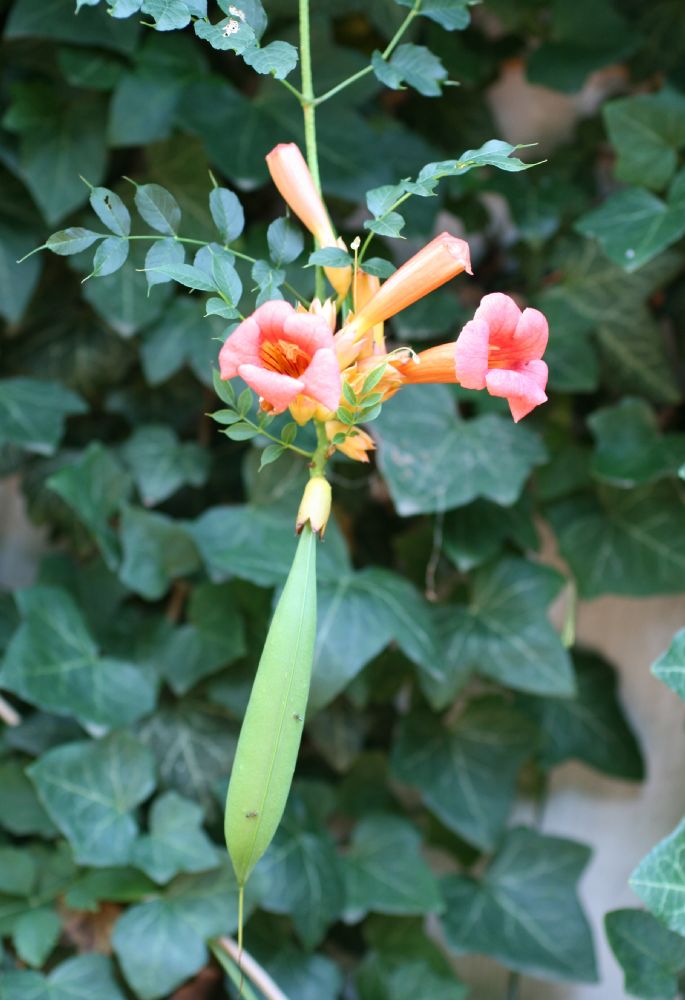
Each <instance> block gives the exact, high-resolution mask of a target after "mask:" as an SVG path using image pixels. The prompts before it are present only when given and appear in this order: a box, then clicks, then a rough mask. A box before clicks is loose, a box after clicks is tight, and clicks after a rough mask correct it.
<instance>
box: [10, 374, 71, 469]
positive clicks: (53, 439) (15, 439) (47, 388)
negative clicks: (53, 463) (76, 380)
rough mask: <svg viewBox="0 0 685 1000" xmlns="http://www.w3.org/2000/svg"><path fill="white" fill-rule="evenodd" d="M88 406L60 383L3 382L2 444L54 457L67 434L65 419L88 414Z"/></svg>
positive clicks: (22, 379)
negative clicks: (74, 415) (64, 435)
mask: <svg viewBox="0 0 685 1000" xmlns="http://www.w3.org/2000/svg"><path fill="white" fill-rule="evenodd" d="M87 411H88V407H87V405H86V404H85V403H84V401H83V400H82V399H81V397H80V396H77V395H76V393H75V392H71V390H70V389H65V387H64V386H63V385H61V384H60V383H59V382H49V381H45V380H42V379H36V378H7V379H2V380H0V444H14V445H18V446H19V447H20V448H23V449H25V450H26V451H32V452H37V453H38V454H39V455H52V454H53V452H54V451H55V450H56V448H57V445H58V444H59V442H60V441H61V439H62V435H63V434H64V424H65V421H66V418H67V417H69V416H72V415H73V414H78V413H86V412H87Z"/></svg>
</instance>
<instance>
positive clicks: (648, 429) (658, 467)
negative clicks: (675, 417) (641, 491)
mask: <svg viewBox="0 0 685 1000" xmlns="http://www.w3.org/2000/svg"><path fill="white" fill-rule="evenodd" d="M588 424H589V426H590V429H591V431H592V433H593V434H594V436H595V453H594V456H593V459H592V471H593V473H594V474H595V475H596V476H598V477H599V478H600V479H603V480H605V481H607V482H611V483H614V484H616V485H617V486H624V487H628V486H637V485H640V484H641V483H648V482H651V481H653V480H655V479H662V478H664V477H666V476H675V475H676V473H677V471H678V469H679V468H680V466H681V465H682V464H683V462H684V461H685V434H662V433H661V429H660V427H659V422H658V420H657V418H656V415H655V413H654V411H653V410H652V408H651V407H650V406H649V404H648V403H646V402H645V401H644V400H642V399H622V400H621V402H620V403H617V404H616V405H614V406H607V407H605V408H603V409H601V410H596V411H595V412H594V413H593V414H592V415H591V416H590V417H589V418H588Z"/></svg>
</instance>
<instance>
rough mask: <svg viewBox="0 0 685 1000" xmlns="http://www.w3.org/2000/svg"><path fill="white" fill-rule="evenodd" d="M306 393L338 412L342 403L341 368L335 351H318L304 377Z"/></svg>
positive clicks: (325, 349)
mask: <svg viewBox="0 0 685 1000" xmlns="http://www.w3.org/2000/svg"><path fill="white" fill-rule="evenodd" d="M302 381H303V382H304V387H305V388H304V391H305V392H306V394H307V395H308V396H311V397H312V399H315V400H316V401H317V402H319V403H321V404H322V405H323V406H325V407H326V409H327V410H333V411H335V410H337V409H338V405H339V403H340V393H341V391H342V388H341V384H340V368H339V367H338V359H337V357H336V355H335V351H333V350H331V348H330V347H324V348H322V349H321V350H319V351H317V352H316V353H315V355H314V357H313V358H312V360H311V363H310V365H309V367H308V368H307V370H306V371H305V372H304V374H303V375H302Z"/></svg>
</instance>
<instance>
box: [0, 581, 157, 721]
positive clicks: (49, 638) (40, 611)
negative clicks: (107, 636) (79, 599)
mask: <svg viewBox="0 0 685 1000" xmlns="http://www.w3.org/2000/svg"><path fill="white" fill-rule="evenodd" d="M17 601H18V604H19V608H20V610H21V612H22V617H23V621H22V624H21V625H20V626H19V628H18V630H17V631H16V633H15V634H14V636H13V638H12V640H11V642H10V644H9V646H8V648H7V653H6V656H5V660H4V664H3V667H2V674H1V675H0V676H1V677H2V684H3V686H4V687H5V688H6V689H7V690H8V691H13V692H15V693H16V694H18V695H20V697H22V698H24V699H25V700H26V701H29V702H30V703H31V704H34V705H38V706H39V707H40V708H45V709H50V710H52V711H54V712H57V713H58V714H60V715H73V716H75V718H77V719H78V720H79V721H81V722H83V723H84V724H89V723H91V724H93V723H94V724H97V725H99V726H106V727H108V728H114V727H117V726H123V725H126V724H127V723H130V722H133V721H134V720H135V719H139V718H140V717H141V716H142V715H145V714H146V713H148V712H149V711H150V710H151V709H152V708H153V707H154V704H155V688H154V685H153V683H152V681H151V680H150V679H149V678H148V677H147V676H146V675H145V673H144V672H143V671H142V670H141V669H140V668H139V667H137V666H136V665H135V664H133V663H129V662H125V661H123V660H118V659H112V658H110V657H106V656H102V655H101V654H100V652H99V650H98V647H97V645H96V643H95V640H94V639H93V637H92V635H91V634H90V632H89V631H88V628H87V626H86V623H85V621H84V619H83V616H82V614H81V612H80V610H79V608H78V606H77V605H76V603H75V601H74V599H73V598H72V597H71V595H70V594H68V593H67V592H66V591H64V590H59V589H57V588H56V587H40V586H39V587H32V588H30V589H28V590H24V591H21V592H20V593H19V594H18V596H17Z"/></svg>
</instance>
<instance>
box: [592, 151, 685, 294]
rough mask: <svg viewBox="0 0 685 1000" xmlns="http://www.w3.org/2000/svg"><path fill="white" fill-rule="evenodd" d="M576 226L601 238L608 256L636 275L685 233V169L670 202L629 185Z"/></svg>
mask: <svg viewBox="0 0 685 1000" xmlns="http://www.w3.org/2000/svg"><path fill="white" fill-rule="evenodd" d="M575 228H576V230H577V231H578V232H579V233H582V234H583V235H584V236H592V237H594V238H595V239H597V240H598V241H599V243H600V244H601V247H602V249H603V251H604V253H605V254H606V255H607V257H609V258H610V259H611V260H613V261H614V262H615V263H616V264H618V265H619V267H622V268H623V270H624V271H627V272H628V274H632V273H633V272H634V271H637V270H638V269H639V268H641V267H642V266H643V265H644V264H646V263H648V262H649V261H650V260H653V258H654V257H656V256H657V254H659V253H661V252H662V251H663V250H665V249H666V248H667V247H670V246H671V245H672V244H673V243H675V242H676V241H677V240H679V239H680V237H681V236H682V235H683V234H685V171H681V172H680V173H679V174H678V176H677V177H676V178H675V180H674V181H673V184H672V185H671V189H670V191H669V193H668V197H667V199H666V201H663V200H662V199H661V198H658V197H657V196H656V195H655V194H652V193H651V192H650V191H647V190H646V189H645V188H640V187H632V188H625V189H624V190H623V191H618V192H617V193H616V194H612V195H611V196H610V197H609V198H607V200H606V201H605V202H604V204H603V205H600V207H599V208H596V209H594V210H593V211H591V212H588V213H587V214H586V215H583V216H581V218H580V219H579V220H578V221H577V222H576V226H575Z"/></svg>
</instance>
